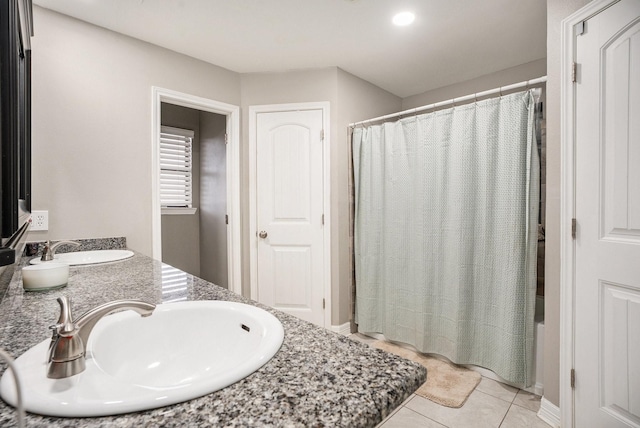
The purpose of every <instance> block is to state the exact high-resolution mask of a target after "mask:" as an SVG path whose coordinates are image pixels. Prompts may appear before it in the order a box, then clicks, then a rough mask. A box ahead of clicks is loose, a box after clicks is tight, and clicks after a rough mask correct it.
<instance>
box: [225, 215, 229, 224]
mask: <svg viewBox="0 0 640 428" xmlns="http://www.w3.org/2000/svg"><path fill="white" fill-rule="evenodd" d="M224 224H229V215H228V214H225V215H224Z"/></svg>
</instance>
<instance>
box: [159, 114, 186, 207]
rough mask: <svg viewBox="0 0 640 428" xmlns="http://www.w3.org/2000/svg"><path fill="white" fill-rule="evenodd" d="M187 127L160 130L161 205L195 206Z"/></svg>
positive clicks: (162, 128) (166, 127) (164, 127)
mask: <svg viewBox="0 0 640 428" xmlns="http://www.w3.org/2000/svg"><path fill="white" fill-rule="evenodd" d="M193 136H194V133H193V131H191V130H188V129H180V128H170V127H168V126H162V127H161V129H160V204H161V206H162V208H192V203H193V200H192V146H193Z"/></svg>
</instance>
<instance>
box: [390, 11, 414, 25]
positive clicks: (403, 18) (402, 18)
mask: <svg viewBox="0 0 640 428" xmlns="http://www.w3.org/2000/svg"><path fill="white" fill-rule="evenodd" d="M414 19H416V15H414V14H413V13H412V12H400V13H397V14H396V15H395V16H394V17H393V23H394V24H395V25H397V26H399V27H404V26H406V25H409V24H411V23H412V22H413V20H414Z"/></svg>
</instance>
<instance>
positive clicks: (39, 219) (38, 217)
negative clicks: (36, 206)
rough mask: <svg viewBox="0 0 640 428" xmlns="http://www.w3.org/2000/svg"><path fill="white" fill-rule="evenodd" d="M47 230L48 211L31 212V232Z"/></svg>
mask: <svg viewBox="0 0 640 428" xmlns="http://www.w3.org/2000/svg"><path fill="white" fill-rule="evenodd" d="M39 230H49V211H32V212H31V231H32V232H37V231H39Z"/></svg>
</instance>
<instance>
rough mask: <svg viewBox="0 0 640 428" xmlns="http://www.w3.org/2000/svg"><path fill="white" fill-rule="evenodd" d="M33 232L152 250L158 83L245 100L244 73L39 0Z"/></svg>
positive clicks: (222, 98) (229, 99)
mask: <svg viewBox="0 0 640 428" xmlns="http://www.w3.org/2000/svg"><path fill="white" fill-rule="evenodd" d="M33 13H34V21H35V22H34V27H35V28H36V30H35V33H36V35H35V37H34V38H33V39H32V48H33V96H32V101H33V106H32V108H33V129H32V132H33V172H32V179H33V209H36V210H49V232H46V233H42V232H37V233H31V234H30V236H29V237H28V240H43V239H47V238H49V239H72V238H87V237H91V238H99V237H112V236H126V237H127V245H128V246H129V247H130V248H131V249H133V250H137V251H140V252H141V253H143V254H146V255H151V253H152V248H151V211H152V206H151V197H152V195H151V192H152V189H151V186H152V175H151V126H150V125H151V113H152V100H151V87H152V86H158V87H161V88H166V89H172V90H175V91H179V92H184V93H188V94H192V95H197V96H200V97H204V98H209V99H214V100H217V101H222V102H226V103H229V104H235V105H239V104H240V77H239V75H238V74H237V73H233V72H230V71H228V70H225V69H223V68H220V67H217V66H215V65H211V64H208V63H205V62H203V61H199V60H196V59H193V58H190V57H188V56H185V55H181V54H178V53H175V52H173V51H170V50H167V49H163V48H160V47H157V46H154V45H151V44H148V43H145V42H142V41H139V40H135V39H132V38H130V37H126V36H123V35H119V34H117V33H114V32H111V31H108V30H105V29H103V28H99V27H96V26H94V25H90V24H86V23H84V22H81V21H78V20H75V19H72V18H69V17H67V16H64V15H61V14H57V13H55V12H51V11H49V10H46V9H42V8H40V7H38V6H34V11H33Z"/></svg>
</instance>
